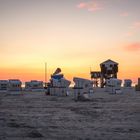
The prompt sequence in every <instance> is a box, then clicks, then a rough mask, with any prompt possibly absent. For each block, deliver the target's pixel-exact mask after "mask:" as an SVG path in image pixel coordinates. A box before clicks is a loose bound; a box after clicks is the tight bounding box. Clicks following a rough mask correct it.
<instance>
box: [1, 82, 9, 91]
mask: <svg viewBox="0 0 140 140" xmlns="http://www.w3.org/2000/svg"><path fill="white" fill-rule="evenodd" d="M0 90H8V80H0Z"/></svg>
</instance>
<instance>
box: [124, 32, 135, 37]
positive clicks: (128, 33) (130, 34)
mask: <svg viewBox="0 0 140 140" xmlns="http://www.w3.org/2000/svg"><path fill="white" fill-rule="evenodd" d="M134 34H135V33H134V32H132V31H131V32H127V33H126V34H125V36H127V37H130V36H133V35H134Z"/></svg>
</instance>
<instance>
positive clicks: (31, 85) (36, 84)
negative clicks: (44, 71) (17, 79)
mask: <svg viewBox="0 0 140 140" xmlns="http://www.w3.org/2000/svg"><path fill="white" fill-rule="evenodd" d="M34 89H35V90H38V89H43V81H37V80H31V81H29V82H25V90H34Z"/></svg>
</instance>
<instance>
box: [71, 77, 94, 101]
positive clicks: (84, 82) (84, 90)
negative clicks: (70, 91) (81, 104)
mask: <svg viewBox="0 0 140 140" xmlns="http://www.w3.org/2000/svg"><path fill="white" fill-rule="evenodd" d="M73 81H74V82H75V85H74V96H75V98H76V99H78V98H79V97H85V99H87V98H89V96H90V95H91V94H92V93H93V81H91V80H88V79H84V78H79V77H74V78H73Z"/></svg>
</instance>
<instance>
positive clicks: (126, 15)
mask: <svg viewBox="0 0 140 140" xmlns="http://www.w3.org/2000/svg"><path fill="white" fill-rule="evenodd" d="M120 16H121V17H128V16H129V14H128V12H122V13H121V14H120Z"/></svg>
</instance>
